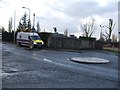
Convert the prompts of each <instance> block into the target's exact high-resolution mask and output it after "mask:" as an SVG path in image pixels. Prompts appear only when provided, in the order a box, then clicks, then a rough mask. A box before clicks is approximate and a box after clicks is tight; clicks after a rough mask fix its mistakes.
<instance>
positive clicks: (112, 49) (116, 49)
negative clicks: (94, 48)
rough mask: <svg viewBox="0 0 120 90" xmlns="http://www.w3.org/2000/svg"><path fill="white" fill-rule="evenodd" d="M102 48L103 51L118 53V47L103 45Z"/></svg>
mask: <svg viewBox="0 0 120 90" xmlns="http://www.w3.org/2000/svg"><path fill="white" fill-rule="evenodd" d="M103 50H105V51H110V52H113V53H117V54H120V49H118V48H112V47H103Z"/></svg>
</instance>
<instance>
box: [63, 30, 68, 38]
mask: <svg viewBox="0 0 120 90" xmlns="http://www.w3.org/2000/svg"><path fill="white" fill-rule="evenodd" d="M64 35H65V36H66V37H67V36H68V29H65V31H64Z"/></svg>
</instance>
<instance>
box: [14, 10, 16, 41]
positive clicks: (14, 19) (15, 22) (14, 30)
mask: <svg viewBox="0 0 120 90" xmlns="http://www.w3.org/2000/svg"><path fill="white" fill-rule="evenodd" d="M15 23H16V11H14V43H15Z"/></svg>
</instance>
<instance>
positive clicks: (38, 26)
mask: <svg viewBox="0 0 120 90" xmlns="http://www.w3.org/2000/svg"><path fill="white" fill-rule="evenodd" d="M40 31H41V30H40V24H39V22H37V32H40Z"/></svg>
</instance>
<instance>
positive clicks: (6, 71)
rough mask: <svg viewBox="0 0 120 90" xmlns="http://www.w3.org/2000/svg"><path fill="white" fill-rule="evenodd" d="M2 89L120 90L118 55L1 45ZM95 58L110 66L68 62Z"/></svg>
mask: <svg viewBox="0 0 120 90" xmlns="http://www.w3.org/2000/svg"><path fill="white" fill-rule="evenodd" d="M0 47H2V48H1V50H2V88H117V87H118V55H115V54H113V53H110V52H103V51H95V50H94V51H90V50H81V51H80V52H67V51H54V50H45V49H37V48H34V49H33V50H29V49H28V48H27V47H18V46H16V45H14V44H9V43H2V44H0ZM72 57H82V58H84V57H85V58H88V59H91V58H92V57H96V58H103V59H106V60H109V61H110V62H109V63H107V64H84V63H77V62H72V61H70V60H69V58H72Z"/></svg>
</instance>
